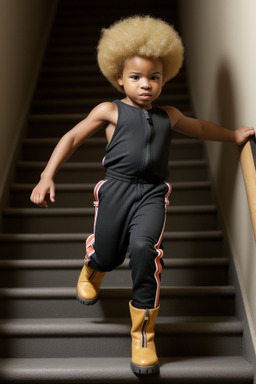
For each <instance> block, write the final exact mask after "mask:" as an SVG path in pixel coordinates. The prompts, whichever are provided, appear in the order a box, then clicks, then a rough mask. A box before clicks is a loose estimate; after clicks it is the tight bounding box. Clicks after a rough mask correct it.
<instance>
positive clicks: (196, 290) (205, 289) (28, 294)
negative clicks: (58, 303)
mask: <svg viewBox="0 0 256 384" xmlns="http://www.w3.org/2000/svg"><path fill="white" fill-rule="evenodd" d="M100 292H101V297H102V298H104V297H109V296H111V297H112V296H113V297H125V296H127V295H128V296H130V294H131V288H130V287H123V286H120V287H102V288H101V291H100ZM234 294H235V288H234V287H233V286H231V285H224V286H180V287H178V286H165V287H162V288H161V297H162V298H163V297H167V296H170V297H171V296H172V297H174V296H175V297H177V296H178V297H180V296H189V297H190V296H200V297H204V296H207V297H208V296H209V297H210V296H215V297H217V296H220V297H221V296H222V297H224V296H234ZM75 296H76V288H74V287H47V288H45V287H40V288H38V287H32V288H0V297H1V298H9V299H18V298H41V299H44V298H45V299H47V298H60V299H64V298H66V299H73V298H75Z"/></svg>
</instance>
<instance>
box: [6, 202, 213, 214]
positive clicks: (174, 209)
mask: <svg viewBox="0 0 256 384" xmlns="http://www.w3.org/2000/svg"><path fill="white" fill-rule="evenodd" d="M35 208H36V207H31V208H6V209H5V210H4V215H5V216H21V217H31V216H33V217H34V216H39V217H40V216H44V217H45V216H74V215H75V216H85V215H94V211H95V209H94V208H93V207H92V208H51V209H35ZM167 212H168V213H169V214H171V213H180V214H182V213H186V214H193V213H216V212H217V207H216V206H215V205H213V204H209V205H185V206H182V205H179V206H170V207H168V208H167Z"/></svg>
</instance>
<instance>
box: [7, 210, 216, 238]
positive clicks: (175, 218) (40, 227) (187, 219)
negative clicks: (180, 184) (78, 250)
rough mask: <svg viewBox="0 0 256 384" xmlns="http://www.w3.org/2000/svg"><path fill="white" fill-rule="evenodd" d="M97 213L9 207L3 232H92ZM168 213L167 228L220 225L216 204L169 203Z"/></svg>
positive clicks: (93, 211) (186, 228)
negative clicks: (174, 205) (171, 205)
mask: <svg viewBox="0 0 256 384" xmlns="http://www.w3.org/2000/svg"><path fill="white" fill-rule="evenodd" d="M94 214H95V209H94V208H51V209H34V208H8V209H5V210H4V213H3V219H4V221H3V232H5V233H15V232H18V233H40V232H41V233H54V232H56V231H57V232H58V233H63V232H64V233H77V232H82V231H83V230H84V231H86V232H89V231H90V230H91V228H92V225H93V220H94ZM167 214H168V219H167V222H166V226H165V228H166V230H167V231H191V230H214V229H216V228H217V227H218V218H217V209H216V207H215V206H214V205H210V206H209V205H207V206H203V205H201V206H200V205H199V206H195V205H194V206H184V207H182V206H179V207H168V208H167Z"/></svg>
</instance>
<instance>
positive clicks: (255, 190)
mask: <svg viewBox="0 0 256 384" xmlns="http://www.w3.org/2000/svg"><path fill="white" fill-rule="evenodd" d="M252 146H256V144H255V139H253V138H252V139H251V140H249V141H248V142H247V143H246V144H245V145H244V147H243V148H242V150H241V155H240V161H241V166H242V170H243V175H244V181H245V187H246V192H247V198H248V202H249V208H250V212H251V218H252V225H253V231H254V237H255V240H256V169H255V162H254V158H253V151H252Z"/></svg>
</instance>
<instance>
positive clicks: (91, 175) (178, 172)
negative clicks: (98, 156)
mask: <svg viewBox="0 0 256 384" xmlns="http://www.w3.org/2000/svg"><path fill="white" fill-rule="evenodd" d="M45 167H46V162H41V161H34V162H29V161H28V162H25V161H19V162H18V163H17V171H18V172H17V176H16V182H18V183H19V182H22V183H27V182H28V183H37V182H38V179H39V176H40V173H41V172H42V171H43V169H44V168H45ZM169 169H170V180H171V182H173V181H206V180H208V178H209V175H208V168H207V162H206V160H177V161H169ZM105 173H106V171H105V168H104V167H103V166H102V164H101V163H100V162H75V163H74V162H71V161H70V162H67V163H66V164H64V165H63V166H62V168H61V169H60V170H59V172H58V174H57V175H56V178H55V181H56V183H67V182H72V183H80V182H81V181H85V182H86V181H87V180H90V182H94V183H97V182H98V181H99V180H101V179H103V178H104V177H105Z"/></svg>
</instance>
